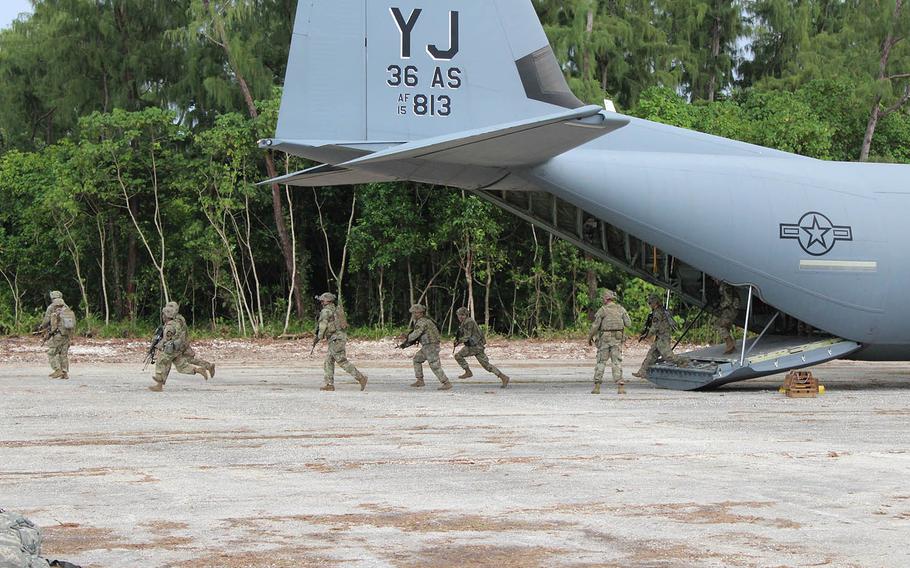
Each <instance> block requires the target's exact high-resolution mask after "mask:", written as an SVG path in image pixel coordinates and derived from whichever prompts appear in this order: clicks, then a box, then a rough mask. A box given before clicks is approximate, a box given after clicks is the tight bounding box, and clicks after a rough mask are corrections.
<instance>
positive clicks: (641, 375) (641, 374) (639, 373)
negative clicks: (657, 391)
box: [632, 371, 648, 379]
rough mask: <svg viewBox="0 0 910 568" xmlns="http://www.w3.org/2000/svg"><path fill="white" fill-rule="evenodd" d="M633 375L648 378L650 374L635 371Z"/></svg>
mask: <svg viewBox="0 0 910 568" xmlns="http://www.w3.org/2000/svg"><path fill="white" fill-rule="evenodd" d="M632 376H633V377H638V378H639V379H647V378H648V376H647V375H645V373H644V372H642V371H635V372H634V373H632Z"/></svg>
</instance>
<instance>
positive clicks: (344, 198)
mask: <svg viewBox="0 0 910 568" xmlns="http://www.w3.org/2000/svg"><path fill="white" fill-rule="evenodd" d="M534 5H535V7H536V9H537V11H538V14H539V16H540V18H541V21H542V22H543V24H544V27H545V30H546V32H547V34H548V36H549V38H550V40H551V43H552V45H553V47H554V50H555V51H556V54H557V57H558V58H559V60H560V62H561V64H562V67H563V70H564V72H565V74H566V77H567V79H568V80H569V83H570V86H571V87H572V89H573V91H574V92H575V93H576V94H577V95H578V96H579V97H580V98H582V99H584V100H586V101H588V102H593V103H600V102H602V101H603V99H605V98H608V99H611V100H613V101H614V102H615V104H616V106H617V108H618V109H619V110H620V111H621V112H626V113H628V114H632V115H635V116H640V117H643V118H647V119H650V120H656V121H660V122H664V123H668V124H673V125H677V126H682V127H686V128H692V129H695V130H700V131H703V132H709V133H712V134H718V135H721V136H725V137H729V138H735V139H739V140H745V141H748V142H753V143H757V144H761V145H764V146H769V147H773V148H778V149H782V150H786V151H790V152H796V153H799V154H803V155H808V156H812V157H816V158H820V159H826V160H878V161H891V162H906V161H907V160H908V154H910V118H908V115H907V103H908V101H910V44H908V42H907V34H908V32H910V13H908V10H907V9H906V7H905V6H904V4H903V0H891V1H875V0H869V1H859V0H850V1H835V0H829V1H823V0H809V1H796V0H740V1H737V0H733V1H721V0H707V1H698V0H535V1H534ZM295 10H296V2H295V1H293V0H174V1H171V2H147V1H145V0H34V1H33V13H32V14H31V15H28V16H24V17H22V18H20V19H19V20H18V21H16V22H14V23H13V24H12V26H11V27H9V28H7V29H5V30H2V31H0V80H2V82H3V88H2V89H0V277H2V280H0V332H21V331H23V330H25V329H27V328H28V327H29V326H30V325H32V324H33V323H34V320H35V318H36V317H37V315H38V314H39V312H40V313H43V311H42V310H43V307H42V306H43V305H44V304H45V303H46V294H47V291H48V290H51V289H60V290H62V291H63V292H64V293H65V295H66V298H67V300H68V301H69V302H70V303H71V305H73V306H74V307H75V306H76V305H78V310H77V312H78V313H80V314H81V316H82V319H83V320H85V321H86V322H88V323H87V325H86V327H85V329H86V330H87V331H91V332H95V333H129V332H135V331H137V330H142V329H145V327H146V326H147V325H149V324H150V323H151V322H153V321H156V320H157V315H158V312H159V309H160V307H161V305H163V304H164V303H165V302H166V301H168V300H175V301H177V302H179V303H180V304H181V305H182V311H183V312H184V313H185V314H186V316H187V319H188V320H190V321H191V323H192V324H194V325H195V326H196V327H197V329H210V330H211V331H212V332H213V333H237V334H241V335H262V334H275V333H281V332H286V331H289V330H291V331H294V330H299V329H301V328H302V327H304V326H309V325H311V321H312V318H313V315H314V310H315V303H314V302H312V300H311V298H312V297H313V296H314V295H315V294H317V293H320V292H323V291H326V290H329V291H332V292H334V293H336V294H338V295H339V296H340V297H341V298H342V299H343V301H344V304H345V308H346V311H347V313H348V315H349V317H350V319H351V320H352V321H353V322H354V323H355V324H356V325H360V326H365V327H366V326H369V327H375V328H378V329H387V328H390V327H395V326H401V325H404V324H406V322H407V320H408V313H407V308H408V306H409V305H410V304H412V303H417V302H421V303H425V304H427V305H428V306H429V308H430V313H431V315H433V316H434V317H435V318H436V319H437V320H438V321H439V322H440V324H441V326H442V328H443V329H444V330H446V329H450V328H451V326H452V325H453V320H454V319H455V318H454V310H455V309H456V308H457V307H459V306H460V305H469V307H470V308H471V309H472V311H473V312H474V313H475V315H476V317H477V320H478V321H479V322H480V323H482V324H485V325H487V326H489V327H490V328H491V329H492V330H495V331H497V332H500V333H503V334H510V335H521V336H535V335H540V334H545V333H549V332H558V331H560V330H572V329H575V328H577V327H578V326H580V325H584V324H585V323H586V322H587V321H588V318H589V317H590V315H591V310H592V309H593V308H594V307H595V306H596V304H597V300H596V295H597V294H596V291H597V288H598V287H611V288H614V289H617V290H619V291H620V292H621V297H622V299H623V302H624V303H625V304H626V305H627V306H628V307H629V308H631V310H630V311H631V312H632V314H633V317H635V316H636V315H637V316H638V317H637V320H638V321H639V322H640V321H641V320H642V319H643V315H644V312H646V310H647V308H646V307H645V297H646V296H647V294H648V293H649V292H650V291H651V288H650V287H649V286H648V285H647V284H645V283H643V282H641V281H639V280H635V279H632V278H630V277H628V276H627V275H625V274H622V273H620V272H618V271H616V270H614V269H612V268H611V267H610V266H609V265H606V264H604V263H601V262H599V261H596V260H592V259H590V258H589V257H587V256H585V255H584V254H583V253H581V252H580V251H578V250H576V249H575V248H574V247H573V246H571V245H569V244H568V243H565V242H563V241H560V240H559V239H556V238H554V237H552V236H551V235H549V234H546V233H543V232H541V231H540V230H536V229H534V228H532V227H531V226H530V225H528V224H527V223H525V222H523V221H520V220H517V219H515V218H513V217H511V216H509V215H507V214H505V213H503V212H501V211H499V210H498V209H496V208H495V207H493V206H491V205H489V204H488V203H486V202H484V201H482V200H480V199H479V198H477V197H474V196H471V195H466V194H465V193H463V192H461V191H458V190H452V189H447V188H438V187H430V186H424V185H420V184H413V183H378V184H371V185H367V186H359V187H353V188H332V189H324V190H318V191H313V190H310V189H301V188H287V187H284V186H278V185H273V186H257V185H256V184H257V183H258V182H259V181H261V180H263V179H268V178H271V177H275V176H276V175H280V174H281V173H285V172H289V171H295V170H298V169H302V168H304V167H307V166H308V165H310V164H307V163H305V162H304V161H302V160H298V159H295V158H288V157H287V156H286V155H284V154H280V153H273V152H268V151H262V150H259V149H258V148H257V147H256V143H255V142H256V140H257V139H259V138H264V137H269V136H271V135H272V133H273V132H274V125H275V121H276V118H277V110H278V102H279V98H280V91H281V81H282V78H283V76H284V71H285V65H286V61H287V50H288V47H289V44H290V36H291V30H292V28H293V18H294V13H295ZM679 308H680V311H681V312H684V311H685V306H680V307H679Z"/></svg>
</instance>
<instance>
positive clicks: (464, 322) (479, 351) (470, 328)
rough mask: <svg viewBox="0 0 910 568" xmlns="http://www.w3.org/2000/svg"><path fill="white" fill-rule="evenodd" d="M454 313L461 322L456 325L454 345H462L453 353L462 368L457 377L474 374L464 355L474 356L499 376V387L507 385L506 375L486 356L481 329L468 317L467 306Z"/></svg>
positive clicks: (484, 366) (461, 377)
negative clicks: (462, 371)
mask: <svg viewBox="0 0 910 568" xmlns="http://www.w3.org/2000/svg"><path fill="white" fill-rule="evenodd" d="M455 314H456V315H457V316H458V321H459V322H461V325H459V326H458V335H457V336H456V337H455V345H456V346H457V345H458V344H464V347H462V348H461V349H459V350H458V353H456V354H455V361H456V362H457V363H458V365H459V366H460V367H461V368H462V369H464V373H462V374H461V376H459V377H458V378H459V379H467V378H470V377H473V376H474V373H472V372H471V367H469V366H468V361H467V360H466V359H465V357H476V358H477V362H478V363H480V366H481V367H483V368H484V369H486V370H487V371H488V372H490V373H493V374H494V375H496V376H497V377H499V380H500V381H502V386H501V387H500V388H506V387H507V386H509V377H508V375H506V374H505V373H503V372H502V371H500V370H499V369H497V368H496V367H495V366H494V365H493V364H492V363H490V360H489V359H488V358H487V354H486V351H485V349H486V343H487V342H486V338H485V337H484V335H483V330H482V329H480V326H479V325H477V322H476V321H474V320H473V319H472V318H471V317H469V315H468V308H464V307H461V308H458V310H456V311H455Z"/></svg>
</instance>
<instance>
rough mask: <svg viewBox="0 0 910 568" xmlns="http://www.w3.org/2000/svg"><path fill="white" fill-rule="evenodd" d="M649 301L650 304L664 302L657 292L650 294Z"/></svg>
mask: <svg viewBox="0 0 910 568" xmlns="http://www.w3.org/2000/svg"><path fill="white" fill-rule="evenodd" d="M648 303H649V304H660V303H662V301H661V299H660V296H658V295H657V294H648Z"/></svg>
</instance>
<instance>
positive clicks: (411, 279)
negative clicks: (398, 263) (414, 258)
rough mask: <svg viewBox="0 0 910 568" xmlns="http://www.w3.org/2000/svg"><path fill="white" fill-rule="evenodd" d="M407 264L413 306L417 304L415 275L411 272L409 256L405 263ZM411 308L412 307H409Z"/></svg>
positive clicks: (409, 290)
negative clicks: (415, 298) (415, 299)
mask: <svg viewBox="0 0 910 568" xmlns="http://www.w3.org/2000/svg"><path fill="white" fill-rule="evenodd" d="M405 264H407V266H408V299H409V300H410V302H411V306H413V305H414V304H416V303H417V302H415V301H414V273H413V272H411V257H410V256H409V257H408V258H407V260H406V261H405ZM408 307H410V306H408Z"/></svg>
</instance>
